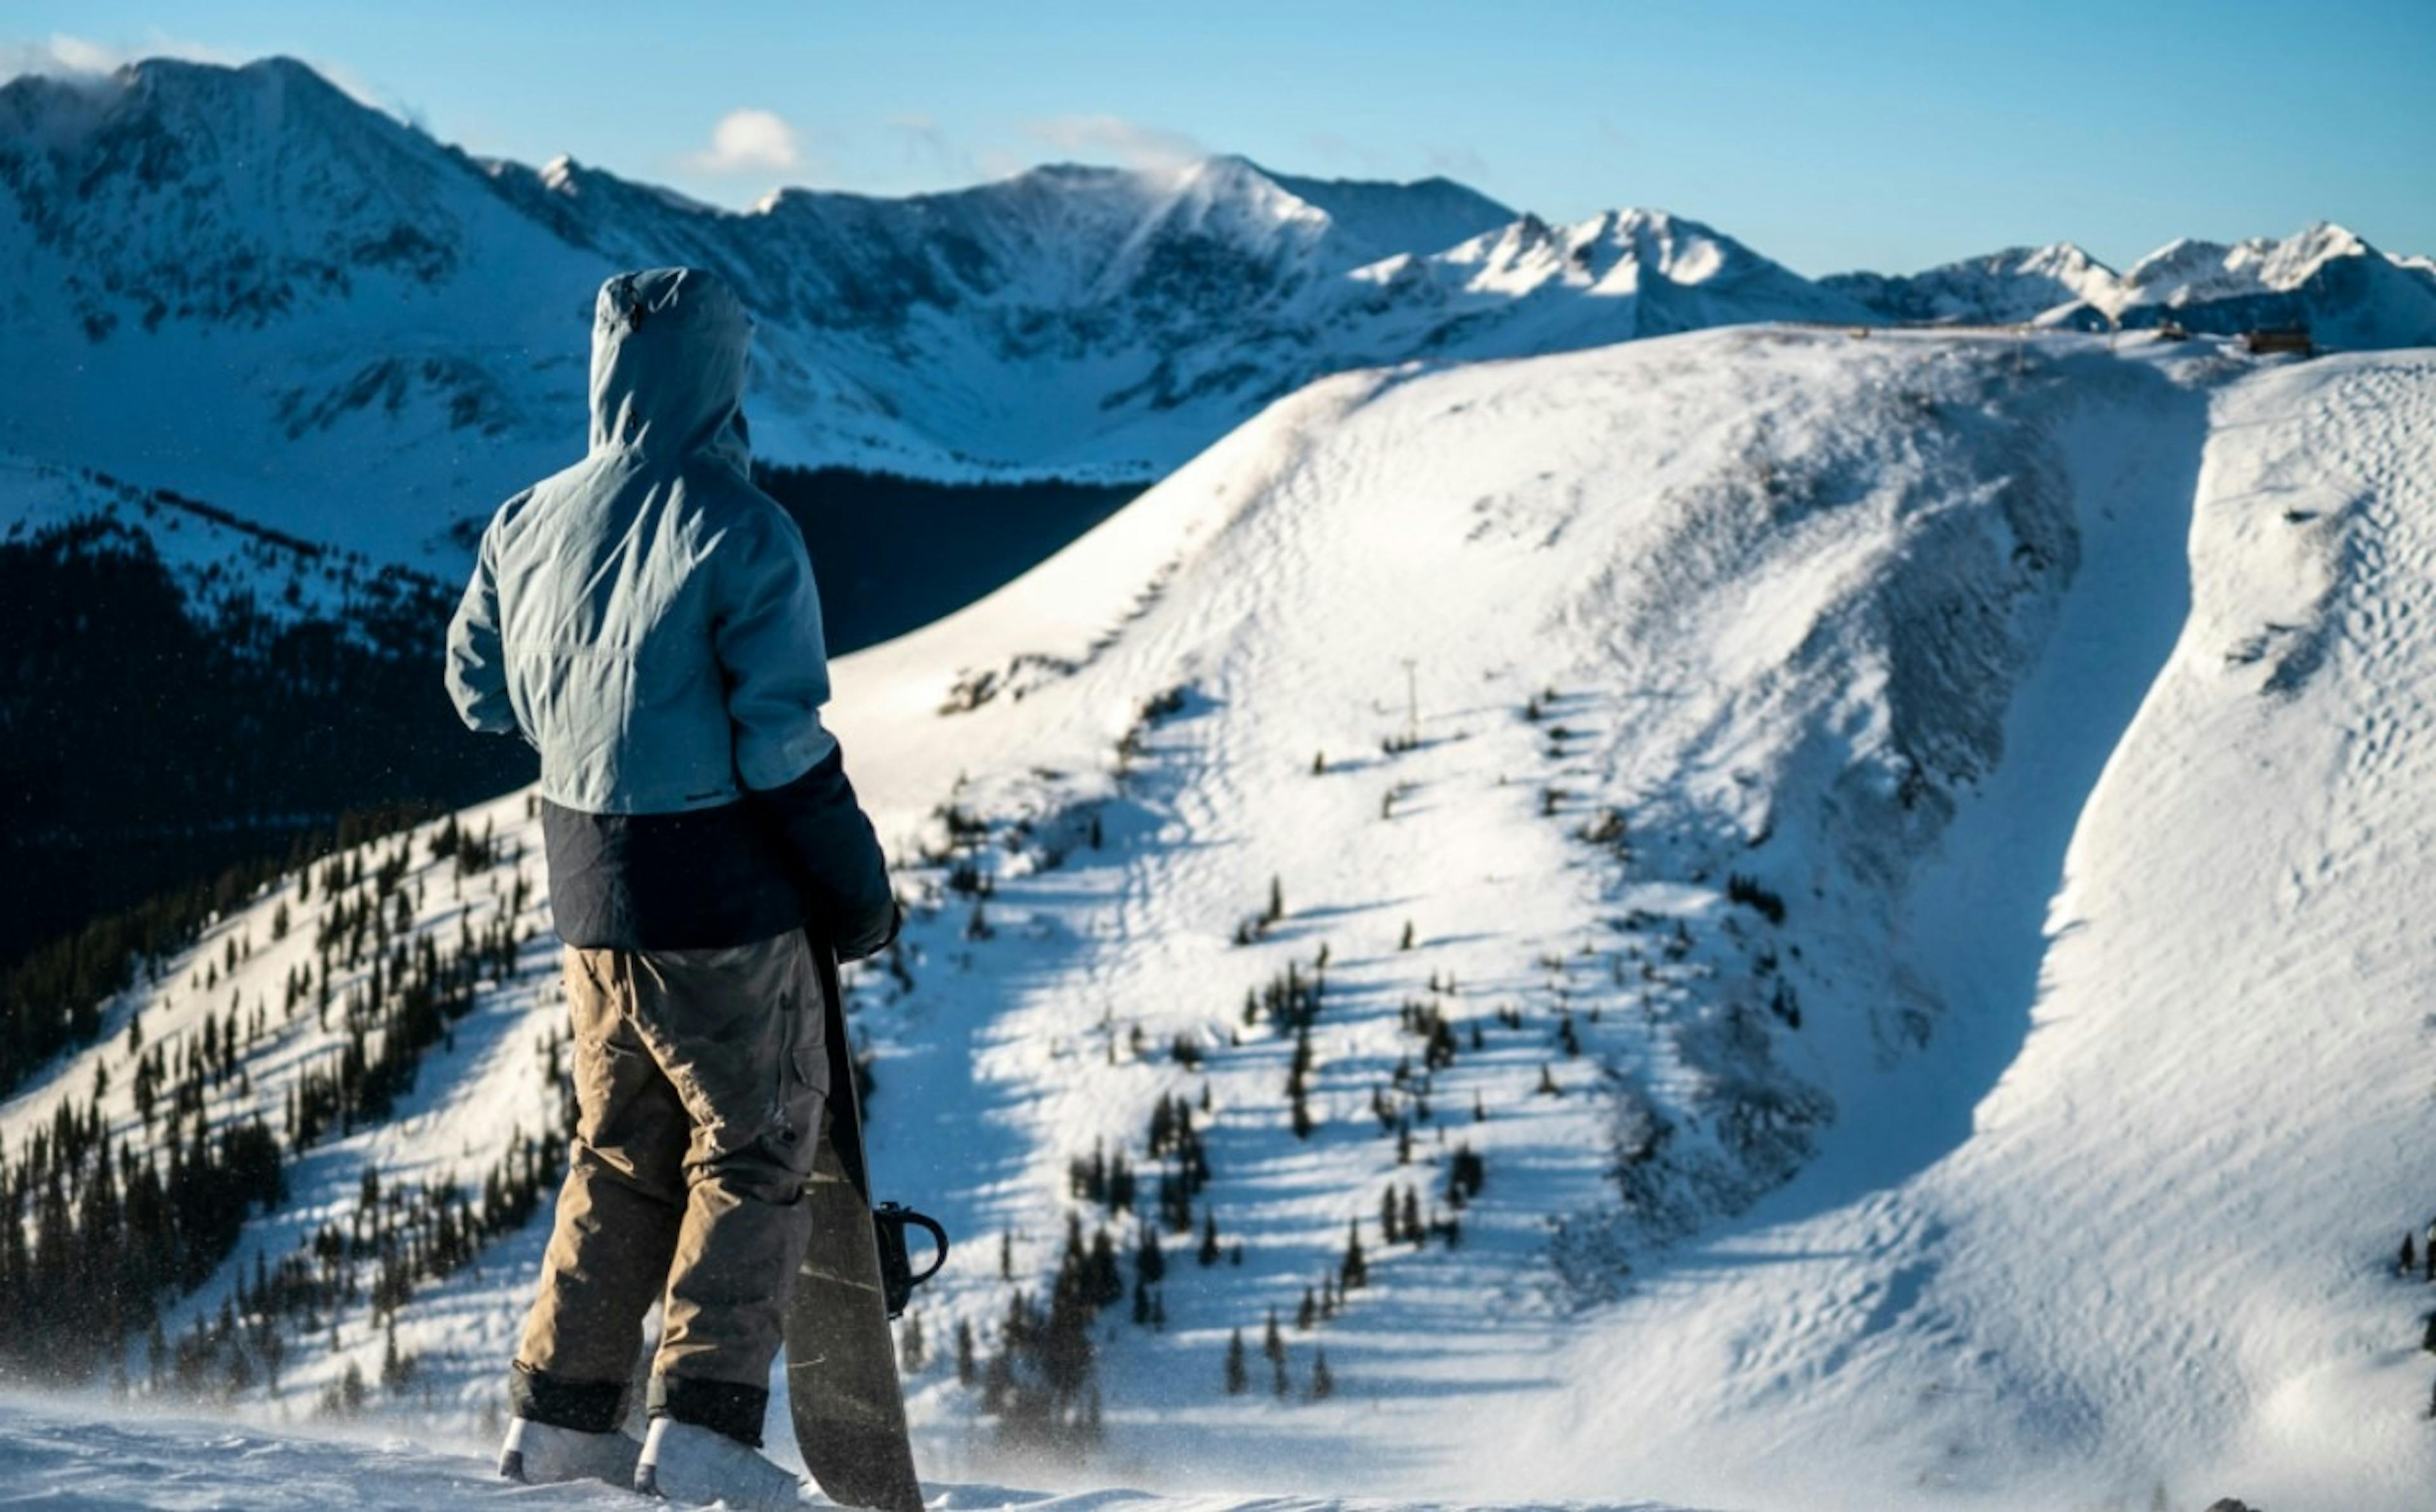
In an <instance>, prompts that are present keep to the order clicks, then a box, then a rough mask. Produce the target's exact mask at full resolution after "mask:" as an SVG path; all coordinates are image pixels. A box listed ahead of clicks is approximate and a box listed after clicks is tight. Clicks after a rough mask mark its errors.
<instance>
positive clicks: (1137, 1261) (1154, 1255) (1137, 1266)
mask: <svg viewBox="0 0 2436 1512" xmlns="http://www.w3.org/2000/svg"><path fill="white" fill-rule="evenodd" d="M1134 1277H1135V1278H1136V1279H1137V1280H1139V1281H1143V1282H1147V1283H1149V1284H1150V1285H1153V1286H1156V1285H1157V1284H1158V1283H1159V1282H1161V1281H1163V1280H1165V1279H1167V1255H1166V1252H1165V1251H1163V1250H1161V1249H1160V1248H1159V1247H1158V1229H1157V1227H1156V1226H1155V1225H1150V1224H1144V1225H1141V1243H1140V1247H1138V1248H1137V1249H1136V1250H1135V1251H1134Z"/></svg>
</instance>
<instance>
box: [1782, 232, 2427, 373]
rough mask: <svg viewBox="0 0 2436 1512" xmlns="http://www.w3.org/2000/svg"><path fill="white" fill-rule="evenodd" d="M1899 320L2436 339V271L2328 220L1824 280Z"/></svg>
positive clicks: (2390, 340) (2024, 251)
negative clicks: (2241, 234) (2105, 252)
mask: <svg viewBox="0 0 2436 1512" xmlns="http://www.w3.org/2000/svg"><path fill="white" fill-rule="evenodd" d="M1819 283H1820V284H1821V285H1822V286H1824V287H1829V288H1833V289H1836V290H1837V291H1839V292H1841V293H1844V294H1846V295H1849V296H1850V297H1852V298H1853V299H1854V300H1856V301H1858V302H1859V303H1861V304H1865V305H1867V306H1868V307H1869V308H1870V310H1871V312H1873V313H1874V314H1876V315H1878V316H1880V317H1882V318H1884V319H1887V320H1892V321H1902V322H1935V323H1941V324H1965V325H1970V324H1978V325H2012V324H2035V325H2055V326H2066V327H2071V328H2074V329H2079V330H2104V329H2106V327H2107V325H2108V324H2109V323H2110V322H2120V323H2121V324H2122V325H2123V326H2124V327H2125V328H2127V329H2145V328H2152V327H2155V326H2158V325H2161V324H2165V323H2167V322H2171V323H2174V324H2177V325H2180V326H2182V327H2183V328H2184V330H2189V331H2205V332H2211V333H2215V334H2218V335H2228V336H2230V335H2237V334H2239V333H2241V332H2243V331H2251V330H2258V329H2262V328H2281V327H2290V326H2296V325H2297V326H2306V327H2307V328H2308V329H2309V331H2310V334H2311V335H2312V337H2313V338H2314V339H2316V341H2317V342H2318V344H2319V345H2321V346H2328V347H2335V348H2339V349H2345V348H2347V349H2354V350H2357V349H2361V348H2376V347H2406V346H2427V345H2431V344H2436V272H2431V270H2430V268H2429V266H2428V260H2427V258H2425V257H2396V256H2391V255H2389V254H2387V253H2385V252H2379V251H2378V250H2377V249H2376V248H2375V247H2372V246H2370V245H2369V244H2368V243H2367V242H2366V241H2364V240H2362V239H2361V238H2360V237H2359V236H2358V235H2354V234H2353V233H2351V232H2349V231H2346V230H2344V229H2343V228H2342V227H2340V226H2337V225H2331V224H2328V223H2326V222H2323V221H2321V222H2320V223H2318V224H2316V225H2313V226H2310V227H2309V228H2307V229H2306V230H2305V231H2302V232H2299V233H2298V234H2296V235H2291V236H2287V237H2285V238H2283V239H2282V240H2280V241H2279V240H2276V239H2274V238H2271V237H2266V236H2257V237H2253V238H2252V239H2250V240H2248V241H2242V242H2236V243H2234V244H2233V245H2231V246H2226V245H2224V244H2222V243H2219V242H2211V241H2191V240H2187V239H2185V240H2182V241H2176V242H2173V243H2171V244H2169V245H2167V246H2165V247H2161V248H2159V249H2158V250H2157V251H2155V252H2150V253H2149V255H2148V256H2146V257H2143V258H2141V259H2140V260H2139V261H2138V262H2137V263H2134V264H2133V265H2132V266H2131V269H2130V271H2128V272H2122V273H2118V272H2116V271H2115V270H2114V269H2111V268H2109V267H2107V266H2106V265H2105V264H2103V263H2100V262H2098V261H2097V260H2096V259H2095V258H2093V257H2091V256H2090V255H2089V254H2088V253H2087V252H2082V251H2081V250H2080V249H2079V248H2078V247H2076V246H2074V245H2072V244H2071V243H2070V242H2059V243H2057V244H2056V245H2054V246H2051V247H2037V248H2027V247H2017V248H2013V249H2010V250H2009V251H2006V252H1996V253H1994V254H1992V255H1991V256H1987V257H1981V258H1975V259H1973V260H1971V261H1969V262H1960V263H1949V264H1947V265H1946V266H1944V267H1942V268H1932V269H1928V270H1927V271H1926V272H1922V273H1913V274H1909V275H1904V276H1895V277H1888V276H1887V275H1885V274H1881V273H1836V274H1832V275H1830V276H1828V277H1826V278H1823V279H1821V280H1819Z"/></svg>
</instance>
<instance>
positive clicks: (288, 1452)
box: [0, 1403, 1667, 1512]
mask: <svg viewBox="0 0 2436 1512" xmlns="http://www.w3.org/2000/svg"><path fill="white" fill-rule="evenodd" d="M0 1479H5V1482H6V1484H7V1486H8V1487H9V1489H8V1497H9V1500H10V1501H11V1502H18V1503H39V1504H42V1505H46V1506H61V1507H75V1508H77V1509H78V1512H188V1509H195V1508H206V1507H210V1508H219V1507H242V1508H245V1509H247V1512H324V1509H326V1508H330V1507H348V1508H356V1509H360V1512H432V1509H433V1508H438V1507H461V1506H502V1507H514V1508H520V1509H531V1512H577V1509H591V1512H611V1509H618V1512H632V1509H634V1508H635V1507H638V1506H645V1505H649V1504H651V1503H646V1502H644V1501H642V1500H641V1499H640V1498H638V1497H636V1496H635V1495H633V1494H632V1493H631V1492H626V1491H619V1490H615V1489H612V1488H610V1487H609V1486H603V1485H600V1484H598V1483H592V1482H584V1483H577V1484H571V1485H565V1486H509V1485H506V1484H504V1483H502V1482H501V1481H500V1480H499V1479H498V1478H497V1476H496V1473H494V1471H493V1470H492V1468H491V1464H490V1462H489V1459H488V1458H487V1457H486V1456H483V1455H480V1454H476V1453H470V1452H462V1453H461V1452H451V1451H447V1450H434V1449H431V1448H427V1447H425V1446H423V1445H420V1444H416V1443H413V1442H410V1441H409V1440H406V1439H402V1438H398V1437H396V1436H394V1435H382V1434H374V1433H331V1432H324V1433H322V1434H311V1435H306V1434H296V1433H292V1432H289V1433H266V1432H262V1431H259V1430H253V1429H247V1428H240V1427H236V1426H234V1425H232V1424H229V1423H224V1422H208V1421H200V1420H196V1419H190V1418H178V1417H170V1416H153V1415H150V1414H138V1415H134V1416H123V1417H110V1418H105V1419H103V1420H98V1421H97V1420H96V1417H95V1416H92V1415H90V1414H78V1413H74V1412H70V1411H62V1410H61V1404H58V1403H52V1404H46V1405H27V1404H0ZM806 1504H807V1505H811V1506H819V1505H827V1504H828V1503H824V1502H821V1501H820V1500H819V1499H818V1498H807V1499H806ZM1607 1504H1608V1505H1609V1506H1612V1507H1613V1508H1614V1512H1667V1509H1664V1508H1661V1507H1659V1506H1657V1505H1655V1504H1653V1503H1629V1504H1627V1503H1607ZM927 1505H928V1506H929V1508H930V1509H931V1512H984V1509H991V1512H995V1509H1000V1508H1004V1509H1010V1512H1012V1509H1018V1508H1019V1509H1021V1512H1123V1509H1128V1508H1139V1509H1140V1512H1231V1509H1235V1508H1242V1509H1244V1512H1252V1509H1254V1508H1257V1509H1258V1512H1385V1509H1386V1505H1387V1504H1386V1503H1378V1502H1366V1501H1362V1500H1359V1499H1351V1498H1343V1497H1317V1496H1264V1497H1260V1498H1257V1499H1244V1498H1229V1497H1221V1496H1198V1497H1161V1496H1156V1495H1153V1494H1150V1493H1148V1492H1142V1491H1131V1490H1101V1491H1085V1492H1071V1493H1067V1494H1063V1495H1059V1494H1054V1493H1050V1492H1041V1491H1021V1490H1013V1489H1009V1488H1006V1487H1003V1486H946V1485H933V1486H931V1487H930V1496H929V1500H928V1503H927ZM1395 1505H1396V1506H1397V1507H1399V1508H1400V1509H1404V1508H1410V1509H1413V1512H1438V1509H1439V1508H1445V1509H1448V1512H1453V1509H1455V1508H1457V1507H1460V1506H1463V1505H1465V1503H1453V1502H1434V1503H1395ZM1483 1512H1487V1508H1485V1507H1484V1508H1483Z"/></svg>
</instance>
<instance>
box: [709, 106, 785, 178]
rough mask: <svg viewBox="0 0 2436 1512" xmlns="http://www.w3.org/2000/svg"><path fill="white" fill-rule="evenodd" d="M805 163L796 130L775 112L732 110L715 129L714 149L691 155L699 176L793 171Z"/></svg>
mask: <svg viewBox="0 0 2436 1512" xmlns="http://www.w3.org/2000/svg"><path fill="white" fill-rule="evenodd" d="M803 160H804V153H803V148H802V146H801V144H800V143H799V142H798V141H797V139H796V135H795V129H794V128H793V127H792V126H790V125H788V124H787V121H786V118H785V117H783V116H781V115H779V114H778V113H776V112H774V111H752V110H746V111H730V112H728V113H726V114H725V115H722V116H721V117H720V118H719V124H718V125H717V126H715V127H713V128H711V132H710V146H709V147H708V148H705V149H704V150H702V151H700V152H695V153H691V154H689V155H688V156H687V158H686V160H685V165H686V166H687V167H688V168H691V169H693V170H694V171H695V172H697V173H752V172H757V171H768V170H771V169H783V168H792V167H794V166H796V165H798V164H800V163H802V162H803Z"/></svg>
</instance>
